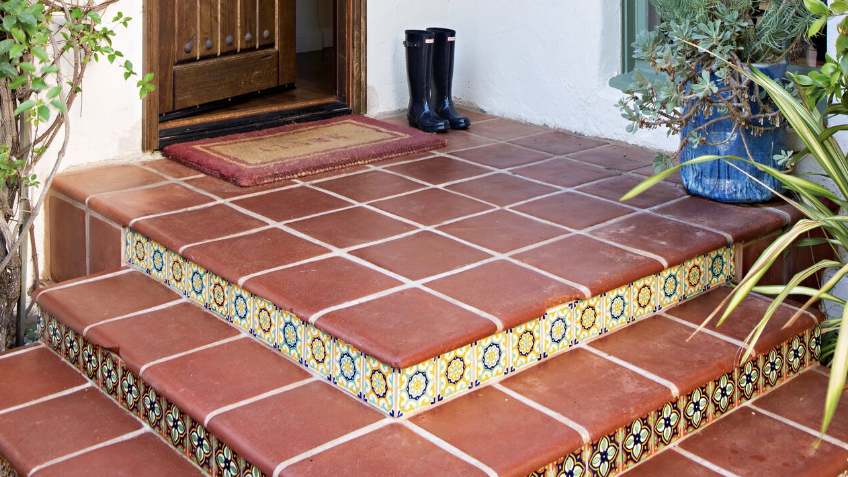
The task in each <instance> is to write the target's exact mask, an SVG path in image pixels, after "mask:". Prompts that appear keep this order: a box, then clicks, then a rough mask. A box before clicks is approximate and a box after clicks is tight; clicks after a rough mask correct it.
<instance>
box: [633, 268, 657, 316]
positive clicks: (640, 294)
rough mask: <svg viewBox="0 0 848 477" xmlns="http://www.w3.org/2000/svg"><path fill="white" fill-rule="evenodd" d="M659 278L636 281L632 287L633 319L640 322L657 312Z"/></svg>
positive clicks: (654, 276) (652, 276) (653, 276)
mask: <svg viewBox="0 0 848 477" xmlns="http://www.w3.org/2000/svg"><path fill="white" fill-rule="evenodd" d="M657 282H658V280H657V276H656V275H651V276H650V277H646V278H643V279H641V280H636V281H635V282H633V284H631V285H630V299H631V302H630V303H631V307H632V310H633V319H635V320H638V319H640V318H642V317H644V316H646V315H650V314H651V313H653V312H655V311H657Z"/></svg>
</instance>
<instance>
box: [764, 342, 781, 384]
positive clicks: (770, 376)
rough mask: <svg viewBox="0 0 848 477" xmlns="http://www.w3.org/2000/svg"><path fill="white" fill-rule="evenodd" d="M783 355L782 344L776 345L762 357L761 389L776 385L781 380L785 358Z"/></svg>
mask: <svg viewBox="0 0 848 477" xmlns="http://www.w3.org/2000/svg"><path fill="white" fill-rule="evenodd" d="M783 356H784V352H783V345H777V346H775V347H774V348H772V349H771V350H769V352H768V353H766V354H765V355H764V356H763V357H762V358H763V361H762V363H763V367H762V368H761V369H762V373H763V381H762V382H763V386H764V387H763V389H768V388H771V387H774V386H777V385H778V384H779V383H780V382H781V381H783V376H784V367H785V365H786V360H785V359H784V358H783Z"/></svg>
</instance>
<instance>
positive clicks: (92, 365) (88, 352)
mask: <svg viewBox="0 0 848 477" xmlns="http://www.w3.org/2000/svg"><path fill="white" fill-rule="evenodd" d="M80 371H82V373H83V374H85V377H87V378H88V379H90V380H92V381H95V382H98V376H99V375H100V348H99V347H98V346H94V345H93V344H91V343H89V342H88V341H86V340H85V339H84V338H83V340H82V352H81V353H80Z"/></svg>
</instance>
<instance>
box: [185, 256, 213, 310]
mask: <svg viewBox="0 0 848 477" xmlns="http://www.w3.org/2000/svg"><path fill="white" fill-rule="evenodd" d="M186 281H187V283H186V292H185V293H186V296H187V297H189V298H190V299H191V300H193V301H194V302H196V303H199V304H200V305H202V306H206V304H207V300H206V293H207V292H208V290H209V272H207V271H206V269H205V268H203V267H201V266H200V265H198V264H196V263H194V262H189V261H186Z"/></svg>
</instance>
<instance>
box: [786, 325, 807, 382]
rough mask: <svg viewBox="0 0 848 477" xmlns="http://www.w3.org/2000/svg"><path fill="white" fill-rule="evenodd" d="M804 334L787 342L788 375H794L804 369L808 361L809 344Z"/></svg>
mask: <svg viewBox="0 0 848 477" xmlns="http://www.w3.org/2000/svg"><path fill="white" fill-rule="evenodd" d="M804 339H805V337H804V334H803V333H802V334H801V335H799V336H795V337H794V338H792V339H791V340H789V342H788V343H787V344H786V354H785V355H784V356H785V359H786V377H787V378H788V377H790V376H794V375H795V374H798V372H799V371H801V370H802V369H804V366H805V365H806V363H807V346H806V344H805V343H804Z"/></svg>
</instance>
